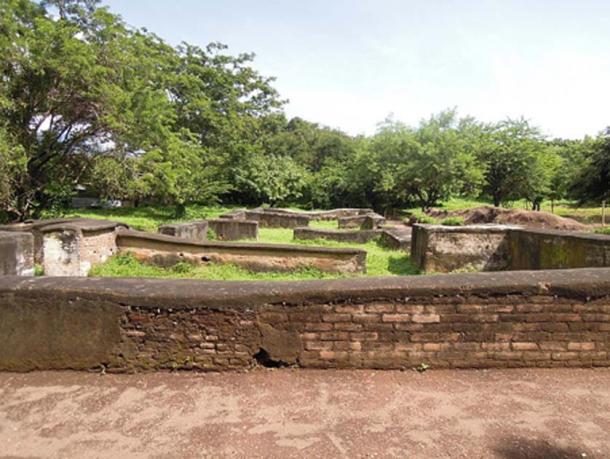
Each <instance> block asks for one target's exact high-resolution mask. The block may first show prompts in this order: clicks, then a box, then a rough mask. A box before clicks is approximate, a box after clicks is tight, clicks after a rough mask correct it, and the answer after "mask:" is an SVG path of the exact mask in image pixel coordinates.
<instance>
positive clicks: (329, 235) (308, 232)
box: [294, 228, 383, 244]
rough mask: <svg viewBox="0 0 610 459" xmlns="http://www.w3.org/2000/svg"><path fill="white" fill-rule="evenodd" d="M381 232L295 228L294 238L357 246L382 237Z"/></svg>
mask: <svg viewBox="0 0 610 459" xmlns="http://www.w3.org/2000/svg"><path fill="white" fill-rule="evenodd" d="M382 232H383V231H381V230H362V231H360V230H356V231H349V230H323V229H314V228H295V229H294V238H295V239H304V240H312V239H328V240H330V241H338V242H353V243H357V244H364V243H366V242H369V241H371V240H373V239H375V238H378V237H379V236H381V233H382Z"/></svg>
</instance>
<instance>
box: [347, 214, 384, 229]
mask: <svg viewBox="0 0 610 459" xmlns="http://www.w3.org/2000/svg"><path fill="white" fill-rule="evenodd" d="M338 222H339V228H345V229H347V228H361V229H376V228H378V227H380V226H381V225H383V224H384V223H385V218H383V217H382V216H381V215H378V214H375V213H373V214H366V215H357V216H353V217H341V218H339V219H338Z"/></svg>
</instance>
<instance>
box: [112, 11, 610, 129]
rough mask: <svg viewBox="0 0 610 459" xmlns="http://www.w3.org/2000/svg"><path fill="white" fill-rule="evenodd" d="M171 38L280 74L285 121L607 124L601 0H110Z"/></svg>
mask: <svg viewBox="0 0 610 459" xmlns="http://www.w3.org/2000/svg"><path fill="white" fill-rule="evenodd" d="M103 3H104V4H105V5H108V6H110V8H111V10H112V11H113V12H115V13H119V14H120V15H121V16H123V18H124V19H125V20H126V21H127V22H128V23H129V24H130V25H132V26H137V27H146V28H148V29H149V30H150V31H152V32H155V33H156V34H157V35H159V36H161V37H163V38H164V39H166V40H167V41H169V42H170V43H172V44H177V43H179V42H181V41H187V42H189V43H194V44H199V45H205V44H207V43H208V42H210V41H220V42H222V43H225V44H227V45H229V51H231V52H232V53H238V52H244V51H248V52H254V53H256V59H255V61H254V67H255V68H256V69H257V70H259V71H260V72H261V73H262V74H264V75H268V76H275V77H277V81H276V82H275V87H276V88H277V89H278V90H279V91H280V93H281V95H282V97H284V98H287V99H289V100H290V102H289V104H288V105H287V106H286V111H287V114H288V115H289V116H300V117H303V118H305V119H307V120H310V121H316V122H319V123H321V124H324V125H328V126H331V127H335V128H340V129H342V130H344V131H346V132H348V133H350V134H359V133H365V134H370V133H373V132H374V131H375V129H376V125H377V123H379V122H380V121H383V120H384V119H385V118H386V117H387V116H388V115H390V114H393V116H394V118H395V119H398V120H401V121H404V122H406V123H409V124H416V123H417V122H418V121H419V120H420V119H421V118H424V117H428V116H429V115H430V114H431V113H435V112H438V111H440V110H442V109H444V108H448V107H454V106H456V107H457V108H458V110H459V112H460V114H462V115H472V116H475V117H476V118H478V119H480V120H483V121H497V120H500V119H503V118H506V117H507V116H510V117H518V116H521V115H523V116H525V117H526V118H528V119H530V120H531V121H532V122H534V123H535V124H537V125H538V126H540V127H541V128H542V129H543V131H544V132H545V133H546V134H547V135H550V136H557V137H565V138H577V137H582V136H583V135H585V134H591V135H595V134H596V133H597V132H599V131H600V130H601V129H603V128H604V127H606V126H607V125H610V1H607V0H597V1H594V0H588V1H587V0H580V1H579V0H570V1H568V0H530V1H518V0H502V1H501V0H480V1H468V0H462V1H449V0H427V1H426V0H420V1H409V0H403V1H399V0H377V1H365V0H352V1H347V0H326V1H323V0H300V1H292V0H291V1H289V0H285V1H279V0H250V1H246V0H223V1H221V0H215V1H211V0H174V1H173V2H169V1H167V0H104V1H103Z"/></svg>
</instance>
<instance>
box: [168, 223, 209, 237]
mask: <svg viewBox="0 0 610 459" xmlns="http://www.w3.org/2000/svg"><path fill="white" fill-rule="evenodd" d="M159 233H160V234H166V235H167V236H175V237H179V238H182V239H188V240H189V241H195V242H200V241H205V240H207V238H208V222H207V221H206V220H200V221H195V222H187V223H173V224H167V225H161V226H159Z"/></svg>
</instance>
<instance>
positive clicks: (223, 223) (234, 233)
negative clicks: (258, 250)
mask: <svg viewBox="0 0 610 459" xmlns="http://www.w3.org/2000/svg"><path fill="white" fill-rule="evenodd" d="M208 224H209V226H210V229H211V230H212V231H214V233H215V234H216V237H217V238H218V239H219V240H221V241H239V240H240V239H258V222H250V221H246V220H238V219H228V218H226V219H225V218H216V219H210V220H208Z"/></svg>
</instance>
